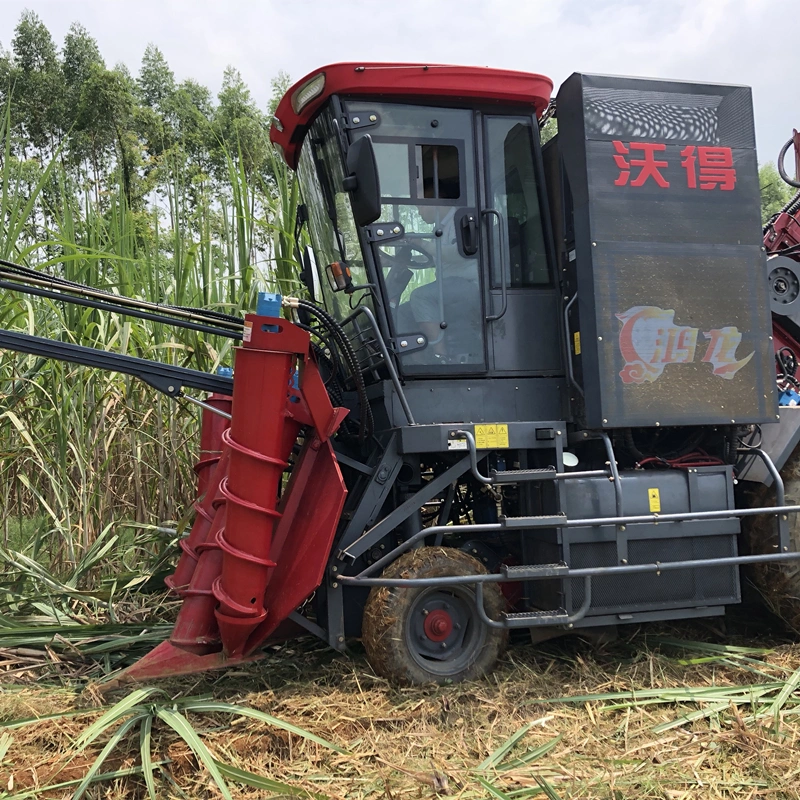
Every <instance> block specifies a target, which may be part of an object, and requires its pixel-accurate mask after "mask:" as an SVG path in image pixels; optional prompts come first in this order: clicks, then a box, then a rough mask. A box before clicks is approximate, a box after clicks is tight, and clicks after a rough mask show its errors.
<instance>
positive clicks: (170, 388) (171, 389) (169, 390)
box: [167, 386, 175, 392]
mask: <svg viewBox="0 0 800 800" xmlns="http://www.w3.org/2000/svg"><path fill="white" fill-rule="evenodd" d="M167 391H168V392H174V391H175V387H174V386H167Z"/></svg>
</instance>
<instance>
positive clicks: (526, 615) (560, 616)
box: [505, 608, 569, 622]
mask: <svg viewBox="0 0 800 800" xmlns="http://www.w3.org/2000/svg"><path fill="white" fill-rule="evenodd" d="M505 617H506V619H507V620H514V621H517V622H519V621H521V620H526V619H542V618H543V617H548V618H550V617H552V618H553V619H554V620H567V619H569V614H567V612H566V611H565V610H564V609H563V608H559V609H556V610H552V611H520V612H516V613H513V614H506V615H505Z"/></svg>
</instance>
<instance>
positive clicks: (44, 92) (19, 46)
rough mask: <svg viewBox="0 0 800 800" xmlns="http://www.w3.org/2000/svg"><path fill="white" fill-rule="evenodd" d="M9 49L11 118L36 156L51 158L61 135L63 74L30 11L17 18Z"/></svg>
mask: <svg viewBox="0 0 800 800" xmlns="http://www.w3.org/2000/svg"><path fill="white" fill-rule="evenodd" d="M11 50H12V55H11V69H10V73H9V75H8V77H9V80H10V84H11V92H12V104H13V108H12V119H13V120H14V124H15V125H16V126H17V127H19V128H21V129H22V130H23V131H24V135H25V137H26V139H27V141H28V142H30V144H31V145H33V147H34V148H35V149H37V150H38V151H39V152H40V154H41V153H43V152H45V151H47V152H49V154H50V155H51V156H52V155H53V153H54V152H55V150H56V148H57V146H58V144H59V142H60V139H61V136H62V135H63V132H64V124H63V123H64V118H63V117H64V111H65V102H64V100H65V84H64V73H63V70H62V68H61V62H60V61H59V58H58V50H57V48H56V45H55V42H54V41H53V37H52V36H51V35H50V31H49V30H48V29H47V26H46V25H45V24H44V23H43V22H42V21H41V20H40V19H39V17H37V16H36V14H34V13H33V12H32V11H25V12H23V14H22V16H21V17H20V21H19V23H18V24H17V27H16V29H15V31H14V38H13V39H12V42H11Z"/></svg>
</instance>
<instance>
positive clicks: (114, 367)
mask: <svg viewBox="0 0 800 800" xmlns="http://www.w3.org/2000/svg"><path fill="white" fill-rule="evenodd" d="M0 350H15V351H17V352H18V353H29V354H31V355H34V356H42V357H44V358H54V359H56V360H57V361H68V362H70V363H72V364H83V365H84V366H87V367H94V368H96V369H102V370H105V371H106V372H122V373H124V374H126V375H133V376H134V377H136V378H139V379H141V380H143V381H144V382H145V383H147V384H149V385H150V386H152V387H153V388H154V389H158V391H159V392H163V393H164V394H166V395H168V396H169V397H180V396H181V390H182V389H183V387H189V388H192V389H199V390H200V391H203V392H219V393H220V394H227V395H230V394H232V393H233V379H232V378H225V377H222V376H221V375H211V374H209V373H207V372H201V371H200V370H196V369H186V368H185V367H175V366H172V365H171V364H162V363H161V362H159V361H149V360H148V359H146V358H136V357H134V356H126V355H122V354H121V353H109V352H107V351H105V350H97V349H95V348H94V347H82V346H81V345H77V344H69V343H67V342H59V341H57V340H55V339H44V338H42V337H41V336H30V335H29V334H26V333H17V332H15V331H5V330H0Z"/></svg>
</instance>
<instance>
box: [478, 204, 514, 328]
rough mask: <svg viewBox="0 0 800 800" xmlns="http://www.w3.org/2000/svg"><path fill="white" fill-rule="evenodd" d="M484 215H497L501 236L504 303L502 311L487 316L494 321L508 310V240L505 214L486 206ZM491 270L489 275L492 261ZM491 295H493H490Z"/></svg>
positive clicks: (501, 280) (502, 293) (490, 255)
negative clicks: (504, 223) (504, 227)
mask: <svg viewBox="0 0 800 800" xmlns="http://www.w3.org/2000/svg"><path fill="white" fill-rule="evenodd" d="M481 215H482V216H486V217H488V216H489V215H491V216H493V217H497V229H498V235H499V238H500V298H501V300H502V303H501V305H500V313H499V314H489V316H487V317H486V321H487V322H494V321H495V320H498V319H500V317H502V316H503V315H504V314H505V313H506V311H507V310H508V289H507V288H506V280H507V278H508V271H509V270H508V264H507V263H506V240H505V236H503V215H502V214H501V213H500V212H499V211H498V210H497V209H495V208H486V209H484V210H483V211H482V212H481ZM491 257H492V254H491V248H490V250H489V258H490V259H491ZM489 266H490V270H489V275H491V274H492V273H491V262H490V264H489ZM490 296H491V295H490Z"/></svg>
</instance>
